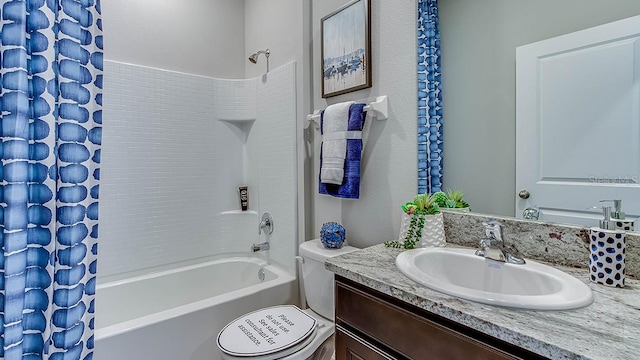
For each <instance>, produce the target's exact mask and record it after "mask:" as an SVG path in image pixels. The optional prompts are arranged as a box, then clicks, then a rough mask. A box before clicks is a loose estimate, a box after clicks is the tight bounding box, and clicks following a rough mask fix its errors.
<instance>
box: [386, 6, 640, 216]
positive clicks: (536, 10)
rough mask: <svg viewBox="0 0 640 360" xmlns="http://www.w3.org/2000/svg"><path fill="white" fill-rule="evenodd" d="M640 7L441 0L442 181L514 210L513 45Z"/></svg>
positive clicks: (486, 208) (474, 198) (484, 203)
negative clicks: (443, 138)
mask: <svg viewBox="0 0 640 360" xmlns="http://www.w3.org/2000/svg"><path fill="white" fill-rule="evenodd" d="M638 14H640V1H637V0H615V1H613V0H610V1H602V0H536V1H532V0H482V1H478V0H443V1H439V15H440V32H441V41H442V44H441V45H442V71H443V86H444V87H443V97H444V99H443V100H444V119H445V120H444V137H445V143H444V174H445V175H444V176H445V177H444V185H445V187H450V188H459V189H462V190H463V191H464V193H465V195H466V196H465V197H466V199H467V201H468V202H469V203H471V207H472V209H473V210H474V211H478V212H484V213H489V214H497V215H506V216H513V215H514V211H515V205H514V203H515V196H516V191H518V190H519V189H515V146H516V144H515V48H516V47H518V46H521V45H525V44H528V43H532V42H536V41H539V40H544V39H548V38H551V37H555V36H559V35H562V34H566V33H569V32H574V31H578V30H582V29H585V28H589V27H593V26H597V25H601V24H604V23H607V22H611V21H615V20H620V19H623V18H627V17H631V16H635V15H638ZM382 46H384V44H382Z"/></svg>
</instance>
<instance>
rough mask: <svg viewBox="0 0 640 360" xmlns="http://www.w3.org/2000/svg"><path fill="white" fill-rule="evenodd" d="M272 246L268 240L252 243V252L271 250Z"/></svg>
mask: <svg viewBox="0 0 640 360" xmlns="http://www.w3.org/2000/svg"><path fill="white" fill-rule="evenodd" d="M269 248H270V246H269V243H268V242H263V243H260V244H253V245H251V252H258V251H262V250H269Z"/></svg>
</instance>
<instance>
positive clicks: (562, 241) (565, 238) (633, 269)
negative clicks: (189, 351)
mask: <svg viewBox="0 0 640 360" xmlns="http://www.w3.org/2000/svg"><path fill="white" fill-rule="evenodd" d="M442 213H443V215H444V231H445V236H446V238H447V243H450V244H455V245H460V246H466V247H472V248H473V247H478V242H479V241H480V239H481V238H482V237H483V236H484V227H483V226H482V223H483V222H486V221H491V220H498V221H500V222H502V223H503V224H504V227H503V229H502V231H503V236H504V241H505V245H506V246H507V247H508V248H510V249H512V250H513V251H514V252H515V253H516V254H520V255H521V256H524V257H525V258H527V257H528V258H531V259H536V260H541V261H546V262H550V263H555V264H559V265H565V266H572V267H580V268H587V267H588V264H589V243H590V240H589V228H588V227H582V226H575V225H565V224H552V223H545V222H542V221H530V220H521V219H516V218H512V217H503V216H495V215H485V214H478V213H462V212H452V211H443V212H442ZM625 238H626V254H625V268H626V275H627V276H629V277H633V278H636V279H640V246H639V244H640V234H639V233H627V234H626V236H625Z"/></svg>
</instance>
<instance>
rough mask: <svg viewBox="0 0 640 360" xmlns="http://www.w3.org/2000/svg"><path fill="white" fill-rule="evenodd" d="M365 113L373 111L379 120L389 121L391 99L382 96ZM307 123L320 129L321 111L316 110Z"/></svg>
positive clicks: (309, 116) (367, 107) (366, 108)
mask: <svg viewBox="0 0 640 360" xmlns="http://www.w3.org/2000/svg"><path fill="white" fill-rule="evenodd" d="M363 110H364V111H371V112H372V115H373V116H374V117H375V118H376V119H377V120H387V117H389V99H388V98H387V95H381V96H378V97H377V98H376V101H374V102H371V103H369V105H367V106H365V107H364V109H363ZM307 121H309V123H314V125H313V127H314V128H316V129H319V128H320V110H315V111H314V112H313V114H309V115H307Z"/></svg>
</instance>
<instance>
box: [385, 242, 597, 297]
mask: <svg viewBox="0 0 640 360" xmlns="http://www.w3.org/2000/svg"><path fill="white" fill-rule="evenodd" d="M526 261H527V263H526V264H524V265H516V264H506V263H501V262H497V261H494V260H489V259H485V258H483V257H480V256H477V255H475V250H472V249H459V248H423V249H413V250H407V251H405V252H402V253H400V255H398V256H397V257H396V266H397V267H398V269H400V271H401V272H402V273H403V274H405V275H406V276H407V277H409V278H410V279H412V280H414V281H416V282H418V283H420V284H422V285H424V286H426V287H429V288H431V289H434V290H438V291H440V292H443V293H445V294H449V295H453V296H457V297H460V298H463V299H467V300H472V301H477V302H480V303H484V304H490V305H499V306H507V307H514V308H522V309H532V310H568V309H575V308H579V307H583V306H587V305H589V304H591V303H592V302H593V295H592V294H591V289H589V287H588V286H587V285H586V284H585V283H583V282H582V281H580V280H578V279H576V278H575V277H573V276H571V275H569V274H566V273H564V272H562V271H560V270H557V269H554V268H552V267H550V266H547V265H543V264H540V263H537V262H535V261H531V260H529V259H527V260H526Z"/></svg>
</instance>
